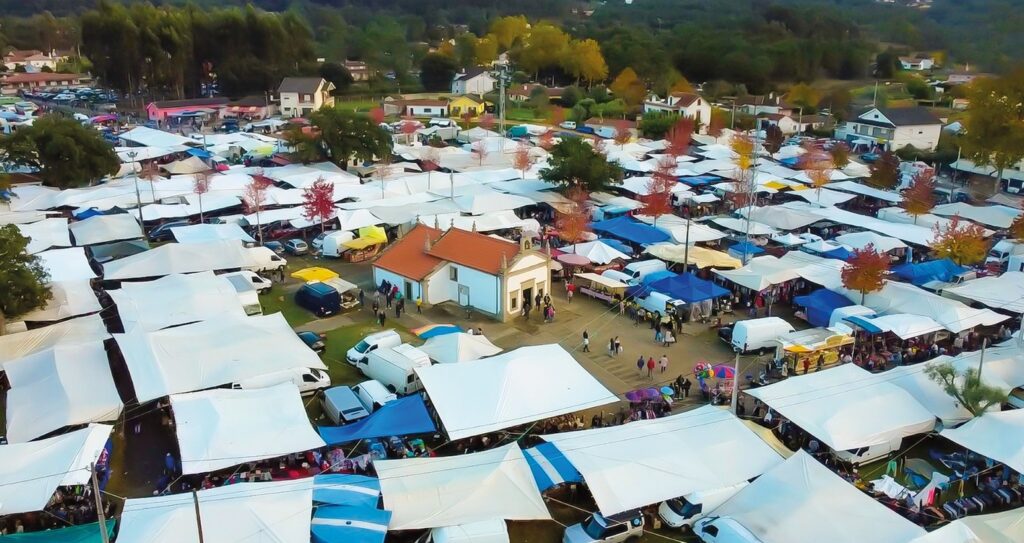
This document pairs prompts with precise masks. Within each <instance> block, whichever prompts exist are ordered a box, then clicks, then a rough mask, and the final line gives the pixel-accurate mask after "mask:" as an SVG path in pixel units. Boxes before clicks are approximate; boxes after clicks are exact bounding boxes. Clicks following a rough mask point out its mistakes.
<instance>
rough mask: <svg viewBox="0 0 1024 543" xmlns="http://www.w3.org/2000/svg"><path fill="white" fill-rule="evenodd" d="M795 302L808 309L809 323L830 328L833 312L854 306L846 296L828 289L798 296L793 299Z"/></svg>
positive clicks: (820, 289)
mask: <svg viewBox="0 0 1024 543" xmlns="http://www.w3.org/2000/svg"><path fill="white" fill-rule="evenodd" d="M793 302H794V303H796V304H797V305H799V306H803V307H805V308H807V322H809V323H811V324H813V325H814V326H828V323H829V320H830V319H831V318H832V312H833V311H835V310H836V309H838V308H840V307H846V306H848V305H853V302H851V301H850V300H849V298H847V297H846V296H843V295H842V294H839V293H837V292H833V291H831V290H829V289H827V288H819V289H818V290H815V291H814V292H812V293H810V294H807V295H805V296H797V297H795V298H793Z"/></svg>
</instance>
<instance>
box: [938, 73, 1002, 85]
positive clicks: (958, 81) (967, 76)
mask: <svg viewBox="0 0 1024 543" xmlns="http://www.w3.org/2000/svg"><path fill="white" fill-rule="evenodd" d="M982 77H992V74H985V73H980V72H953V73H951V74H949V76H947V77H946V84H948V85H965V84H967V83H971V82H973V81H974V80H975V79H978V78H982Z"/></svg>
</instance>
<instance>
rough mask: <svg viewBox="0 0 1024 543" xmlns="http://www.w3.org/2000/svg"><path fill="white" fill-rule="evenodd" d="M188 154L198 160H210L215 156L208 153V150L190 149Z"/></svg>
mask: <svg viewBox="0 0 1024 543" xmlns="http://www.w3.org/2000/svg"><path fill="white" fill-rule="evenodd" d="M186 152H187V153H188V154H190V155H192V156H194V157H198V158H210V157H212V156H213V153H211V152H209V151H207V150H206V149H189V150H188V151H186Z"/></svg>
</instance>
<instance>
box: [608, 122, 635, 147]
mask: <svg viewBox="0 0 1024 543" xmlns="http://www.w3.org/2000/svg"><path fill="white" fill-rule="evenodd" d="M612 126H614V127H615V137H614V138H612V140H613V141H614V142H615V143H617V144H619V145H625V144H627V143H629V140H630V139H631V138H632V137H633V134H632V133H630V129H631V128H632V127H631V126H630V124H629V121H627V120H626V119H619V120H617V121H615V122H614V123H612Z"/></svg>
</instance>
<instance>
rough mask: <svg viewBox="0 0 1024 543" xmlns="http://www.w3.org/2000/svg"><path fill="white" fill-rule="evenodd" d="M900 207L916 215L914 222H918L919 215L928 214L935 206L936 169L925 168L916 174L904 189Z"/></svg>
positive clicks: (909, 213) (913, 215)
mask: <svg viewBox="0 0 1024 543" xmlns="http://www.w3.org/2000/svg"><path fill="white" fill-rule="evenodd" d="M900 207H902V208H903V211H906V212H907V215H911V216H912V217H914V224H917V218H918V217H919V216H921V215H925V214H927V213H928V212H930V211H931V210H932V209H933V208H934V207H935V170H933V169H931V168H924V169H921V170H918V172H917V173H915V174H914V178H913V179H912V180H911V182H910V186H909V187H907V190H905V191H903V201H902V202H900Z"/></svg>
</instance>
